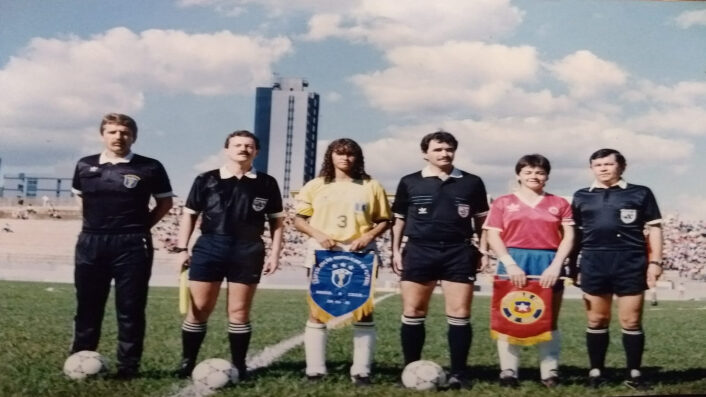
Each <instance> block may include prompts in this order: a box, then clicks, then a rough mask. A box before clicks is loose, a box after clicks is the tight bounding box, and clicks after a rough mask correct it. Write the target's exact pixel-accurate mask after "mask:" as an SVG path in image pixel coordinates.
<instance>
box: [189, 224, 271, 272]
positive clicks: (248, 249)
mask: <svg viewBox="0 0 706 397" xmlns="http://www.w3.org/2000/svg"><path fill="white" fill-rule="evenodd" d="M264 263H265V244H264V243H263V242H262V240H255V241H252V240H247V241H243V240H237V239H236V238H235V237H233V236H221V235H214V234H204V235H201V236H199V239H198V240H196V244H195V245H194V248H193V250H192V256H191V266H190V267H189V280H193V281H207V282H212V281H219V282H220V281H223V279H224V278H225V279H227V280H228V282H229V283H242V284H257V283H259V282H260V276H261V274H262V267H263V265H264Z"/></svg>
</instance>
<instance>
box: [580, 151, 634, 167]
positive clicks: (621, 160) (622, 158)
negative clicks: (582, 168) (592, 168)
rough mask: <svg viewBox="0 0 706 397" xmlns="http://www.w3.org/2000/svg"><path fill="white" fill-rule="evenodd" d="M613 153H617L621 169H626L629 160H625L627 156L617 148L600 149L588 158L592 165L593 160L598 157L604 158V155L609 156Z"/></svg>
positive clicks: (616, 157)
mask: <svg viewBox="0 0 706 397" xmlns="http://www.w3.org/2000/svg"><path fill="white" fill-rule="evenodd" d="M611 154H614V155H615V161H617V162H618V165H619V166H620V169H621V170H623V171H625V168H626V167H627V166H628V163H627V161H625V156H623V155H622V153H620V152H619V151H617V150H615V149H599V150H596V151H595V152H593V154H592V155H591V157H590V158H589V159H588V164H589V165H590V164H591V162H592V161H593V160H596V159H602V158H604V157H608V156H610V155H611Z"/></svg>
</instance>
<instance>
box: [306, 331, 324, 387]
mask: <svg viewBox="0 0 706 397" xmlns="http://www.w3.org/2000/svg"><path fill="white" fill-rule="evenodd" d="M304 352H305V354H306V374H307V375H326V324H321V323H314V322H311V321H307V322H306V328H305V329H304Z"/></svg>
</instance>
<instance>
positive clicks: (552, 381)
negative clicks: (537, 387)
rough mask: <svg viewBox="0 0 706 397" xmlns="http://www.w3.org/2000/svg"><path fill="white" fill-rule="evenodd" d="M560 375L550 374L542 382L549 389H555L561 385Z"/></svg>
mask: <svg viewBox="0 0 706 397" xmlns="http://www.w3.org/2000/svg"><path fill="white" fill-rule="evenodd" d="M559 383H560V382H559V377H558V376H550V377H548V378H546V379H542V384H543V385H544V386H546V387H547V388H548V389H553V388H555V387H557V386H559Z"/></svg>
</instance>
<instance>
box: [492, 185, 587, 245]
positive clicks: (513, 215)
mask: <svg viewBox="0 0 706 397" xmlns="http://www.w3.org/2000/svg"><path fill="white" fill-rule="evenodd" d="M573 224H574V221H573V216H572V212H571V205H570V204H569V202H568V201H566V200H565V199H563V198H562V197H559V196H555V195H553V194H549V193H545V194H544V195H543V196H541V197H540V198H539V200H538V201H537V202H536V203H526V202H524V201H523V200H522V199H520V198H519V197H518V196H517V195H515V194H507V195H505V196H500V197H498V198H497V199H495V200H493V203H492V204H491V206H490V214H488V218H487V219H486V221H485V224H484V225H483V228H484V229H495V230H499V231H500V237H501V238H502V240H503V242H504V243H505V246H506V247H508V248H510V247H512V248H524V249H551V250H555V249H557V248H558V247H559V243H560V242H561V236H562V235H561V233H560V230H561V225H573Z"/></svg>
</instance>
